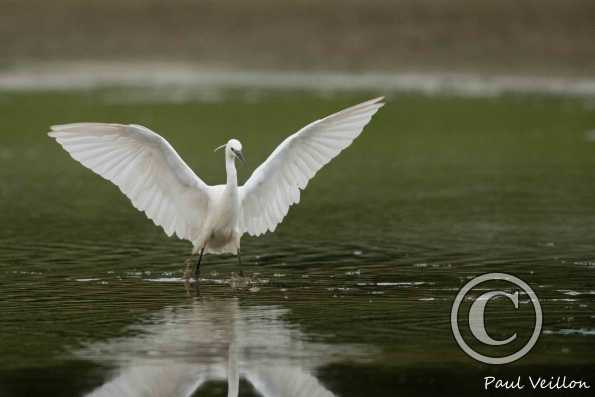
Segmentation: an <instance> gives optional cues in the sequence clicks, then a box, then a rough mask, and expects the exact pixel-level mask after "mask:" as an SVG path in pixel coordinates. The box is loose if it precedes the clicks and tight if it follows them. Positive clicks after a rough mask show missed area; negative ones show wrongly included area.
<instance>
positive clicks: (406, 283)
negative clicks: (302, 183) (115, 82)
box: [0, 89, 595, 397]
mask: <svg viewBox="0 0 595 397" xmlns="http://www.w3.org/2000/svg"><path fill="white" fill-rule="evenodd" d="M371 96H373V94H370V95H366V94H361V95H355V94H353V95H308V94H305V93H283V92H274V93H267V92H233V91H231V92H224V93H220V94H219V95H215V96H213V97H207V98H196V99H192V98H182V99H179V98H178V99H176V98H175V97H174V98H173V99H172V98H171V97H168V98H167V99H163V98H160V96H159V95H154V94H151V95H149V94H147V96H146V97H144V96H143V92H142V91H141V92H136V93H135V95H134V96H132V97H128V93H127V92H126V91H125V90H120V89H110V90H101V91H88V92H76V93H54V92H48V93H7V92H4V93H0V115H1V116H2V123H1V124H0V125H1V126H0V182H1V183H0V225H1V228H0V292H1V294H2V296H1V298H0V316H1V317H0V357H1V358H2V360H0V396H29V395H31V396H37V395H52V396H54V395H55V396H58V395H65V396H69V395H73V396H78V395H86V394H87V393H90V392H92V391H93V390H96V393H97V394H95V395H118V393H116V392H114V391H113V390H115V389H109V388H110V387H118V385H122V384H125V385H127V387H129V388H131V390H132V394H130V395H148V394H143V390H145V389H146V388H149V389H150V388H153V387H157V386H155V385H157V384H158V385H159V387H162V388H163V390H164V391H162V392H161V393H162V394H161V395H184V393H190V394H192V393H193V394H192V395H196V396H220V395H226V393H227V388H228V383H229V384H230V385H231V386H230V387H232V389H233V388H234V387H235V386H234V385H235V382H239V383H238V385H237V386H238V387H239V395H241V396H259V395H263V396H268V395H281V396H297V395H308V396H320V397H322V396H325V397H326V396H331V395H335V396H362V395H367V396H386V395H412V394H416V395H419V394H422V395H435V394H436V393H439V392H443V391H444V390H449V391H451V392H452V393H456V394H468V395H477V394H478V393H479V392H480V391H481V388H482V386H483V377H484V376H487V375H494V374H495V375H497V376H504V377H509V378H516V376H518V375H535V376H540V375H555V376H558V375H560V376H562V375H566V376H573V377H582V378H583V379H588V380H589V381H590V382H591V384H593V382H594V381H595V379H594V378H593V377H592V374H593V373H595V371H594V369H595V361H594V360H593V351H594V347H595V315H594V313H593V308H594V307H595V278H594V272H595V251H594V250H593V245H594V243H595V240H594V238H593V231H595V137H593V136H592V135H590V131H593V130H595V102H593V100H588V99H571V98H548V97H534V96H503V97H494V98H483V99H477V98H455V97H424V96H415V95H398V96H397V95H395V96H392V97H389V98H388V100H387V106H386V107H385V108H383V109H382V110H381V111H380V112H379V114H378V115H377V117H375V118H374V120H373V121H372V123H371V124H370V125H369V127H368V128H367V129H366V130H365V132H364V133H363V135H362V136H361V137H360V138H359V139H358V140H356V142H355V143H354V144H353V145H352V146H351V147H350V148H349V149H348V150H346V151H345V152H344V153H343V154H341V156H340V157H338V158H337V159H336V160H335V161H333V162H332V163H331V164H330V165H329V166H327V167H326V168H324V169H323V171H321V172H320V173H319V174H318V175H317V176H316V178H315V179H314V180H313V181H312V182H311V184H310V185H309V186H308V188H307V190H306V191H305V192H304V193H303V195H302V199H301V202H300V204H299V205H298V206H296V207H294V208H292V209H291V210H290V212H289V215H288V216H287V217H286V218H285V220H284V222H283V223H282V224H281V225H280V227H279V228H278V230H277V231H276V232H275V233H274V234H268V235H266V236H264V237H260V238H250V237H244V238H243V240H242V252H243V260H244V265H243V267H242V270H243V271H244V272H245V273H246V274H247V275H249V279H238V278H237V277H236V276H235V273H237V272H239V270H240V267H239V266H238V265H237V262H236V259H235V258H233V257H214V256H207V257H206V259H205V261H204V263H203V266H204V267H203V275H202V276H203V280H202V281H201V286H200V289H199V291H196V290H195V289H193V288H191V289H189V290H188V289H187V288H186V287H185V285H184V283H183V282H182V281H181V280H180V277H181V275H182V271H183V269H184V261H185V259H186V258H187V257H188V254H189V252H190V245H189V243H186V242H182V241H178V240H175V239H168V238H166V236H165V235H164V233H163V232H162V231H161V229H159V228H157V227H155V226H154V225H153V224H152V222H150V221H149V220H147V219H146V218H145V217H144V215H143V214H141V213H138V212H137V211H136V210H135V209H134V208H133V207H132V206H131V205H130V204H129V202H128V200H127V199H126V198H125V197H123V196H122V195H121V193H120V191H119V190H118V189H117V188H116V187H114V186H113V185H111V184H110V183H109V182H107V181H104V180H102V179H101V178H100V177H98V176H97V175H95V174H93V173H92V172H90V171H88V170H86V169H85V168H83V167H82V166H80V164H78V163H76V162H75V161H73V160H72V159H71V158H70V157H69V156H68V155H67V154H66V152H64V151H63V150H62V149H61V148H60V147H59V145H57V144H56V143H55V142H53V141H51V140H50V139H49V138H48V137H47V136H46V134H45V132H46V131H47V130H48V126H49V125H52V124H56V123H64V122H74V121H113V122H130V123H138V124H143V125H146V126H148V127H150V128H152V129H153V130H155V131H157V132H159V133H161V134H162V135H163V136H164V137H166V138H167V139H168V140H169V141H170V142H171V144H172V145H173V146H174V147H175V148H176V149H177V150H178V152H179V154H180V155H181V156H182V157H183V158H184V159H185V160H186V162H187V163H188V164H189V165H190V166H191V167H192V168H193V169H194V170H195V171H196V172H197V174H198V175H200V176H201V177H202V178H203V179H204V180H205V181H206V182H207V183H209V184H218V183H223V182H224V180H225V175H224V162H223V158H222V156H221V153H213V148H215V147H216V146H218V145H220V144H222V143H224V142H225V141H226V140H227V139H229V138H231V137H235V138H238V139H240V140H241V141H242V142H243V146H244V151H245V153H246V155H247V157H248V160H249V161H248V164H247V165H246V166H244V167H243V168H241V169H240V171H239V177H240V180H241V181H244V180H245V179H246V178H247V177H248V176H249V174H250V172H251V171H252V170H253V169H254V168H255V167H256V166H257V165H258V164H259V163H260V162H261V161H263V160H264V159H265V158H266V156H267V155H268V154H269V153H270V152H271V151H272V150H273V149H274V147H275V146H276V145H277V144H278V143H279V142H280V141H281V140H282V139H283V138H284V137H285V136H287V135H288V134H289V133H291V132H294V131H296V130H297V129H298V128H300V127H301V126H303V125H305V124H306V123H307V122H309V121H312V120H314V119H316V118H318V117H320V116H323V115H326V114H328V113H331V112H333V111H336V110H338V109H340V108H342V107H344V106H347V105H351V104H354V103H357V102H358V101H360V100H363V99H367V98H368V97H371ZM593 134H595V133H593ZM494 271H498V272H507V273H512V274H515V275H517V276H519V277H521V278H522V279H523V280H525V281H526V282H527V283H528V284H529V285H531V286H532V287H533V289H534V290H535V292H536V294H537V296H538V297H539V299H540V301H541V305H542V308H543V313H544V320H543V322H544V324H543V329H544V332H543V334H542V336H541V337H540V339H539V341H538V343H537V345H536V346H535V347H534V348H533V350H532V351H531V352H530V353H529V354H528V355H527V356H525V357H524V358H522V359H521V360H519V361H517V362H515V363H512V364H509V365H507V366H501V367H494V366H488V365H485V364H480V363H478V362H476V361H474V360H472V359H471V358H469V357H467V356H466V355H465V354H464V353H463V352H462V351H461V350H460V349H459V347H458V346H457V345H456V343H455V341H454V338H453V336H452V333H451V328H450V322H449V319H450V308H451V304H452V302H453V300H454V297H455V295H456V292H457V290H458V289H459V288H460V287H461V286H462V285H463V284H464V283H465V282H466V281H467V280H468V279H470V278H472V277H474V276H477V275H479V274H482V273H486V272H494ZM521 306H522V307H525V308H526V306H527V305H523V304H522V305H521ZM487 315H488V316H489V317H488V320H486V321H488V325H490V326H491V328H490V329H491V330H492V331H493V332H494V335H495V336H498V335H500V336H502V337H505V336H507V335H509V334H510V332H511V330H516V331H517V332H519V336H521V337H522V336H523V335H522V332H521V331H518V329H519V328H527V326H529V328H530V325H531V324H530V321H529V320H530V318H531V315H532V313H531V312H527V311H526V310H519V311H517V310H514V308H513V307H512V306H511V305H510V302H508V303H507V302H501V303H496V302H495V303H493V304H491V306H490V307H489V309H488V314H487ZM520 339H522V338H520ZM230 373H232V374H237V376H235V375H234V376H235V377H234V376H230V375H229V374H230ZM589 377H590V378H589ZM234 379H235V380H234ZM263 385H264V386H263ZM102 387H103V389H99V388H102ZM267 387H268V389H267ZM283 387H285V388H283ZM292 387H293V388H294V389H291V388H292ZM265 389H266V390H269V392H265V391H263V390H265ZM110 390H111V391H110ZM154 390H155V389H154ZM174 390H175V392H174ZM270 390H272V391H270ZM292 390H293V391H292ZM298 390H301V393H306V394H298ZM304 390H307V392H305V391H304ZM100 393H104V394H100ZM267 393H269V394H267ZM271 393H272V394H271ZM122 395H124V394H122ZM158 395H159V394H158Z"/></svg>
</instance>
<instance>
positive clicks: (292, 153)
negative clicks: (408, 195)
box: [240, 98, 384, 236]
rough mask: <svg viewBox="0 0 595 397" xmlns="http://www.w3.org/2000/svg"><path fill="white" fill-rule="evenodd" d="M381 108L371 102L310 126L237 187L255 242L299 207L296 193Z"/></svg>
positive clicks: (246, 225) (244, 225) (246, 224)
mask: <svg viewBox="0 0 595 397" xmlns="http://www.w3.org/2000/svg"><path fill="white" fill-rule="evenodd" d="M382 106H384V103H383V98H376V99H372V100H370V101H367V102H363V103H361V104H359V105H355V106H352V107H350V108H347V109H344V110H342V111H340V112H338V113H334V114H332V115H330V116H327V117H325V118H323V119H320V120H317V121H315V122H313V123H310V124H308V125H307V126H305V127H304V128H302V129H301V130H299V131H298V132H296V133H295V134H293V135H291V136H289V137H288V138H287V139H285V140H284V141H283V142H282V143H281V144H280V145H279V146H277V148H276V149H275V150H274V151H273V153H271V155H270V156H269V157H268V158H267V159H266V161H265V162H264V163H262V164H261V165H260V166H259V167H258V168H257V169H256V170H255V171H254V173H252V175H251V176H250V178H249V179H248V181H246V183H245V184H244V186H241V187H240V199H241V203H242V218H241V221H242V222H241V226H242V229H243V231H244V232H247V233H249V234H251V235H254V236H258V235H261V234H263V233H266V232H267V231H274V230H275V228H276V227H277V225H278V224H279V223H280V222H281V221H282V220H283V218H284V217H285V215H287V212H288V211H289V207H291V205H293V204H296V203H298V202H299V201H300V189H302V190H303V189H305V188H306V186H307V185H308V182H309V180H310V179H312V178H313V177H314V175H316V173H317V172H318V171H319V170H320V169H321V168H322V167H324V165H326V164H328V162H330V161H331V160H332V159H333V158H335V157H336V156H337V155H338V154H339V153H340V152H341V151H342V150H343V149H345V148H346V147H348V146H349V145H351V143H352V142H353V140H354V139H355V138H357V137H358V136H359V134H361V132H362V130H363V129H364V127H365V126H366V125H367V124H368V123H369V122H370V120H371V118H372V116H373V115H374V114H375V113H376V112H377V111H378V109H380V108H381V107H382Z"/></svg>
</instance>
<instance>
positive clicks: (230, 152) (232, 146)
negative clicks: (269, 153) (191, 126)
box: [215, 139, 246, 161]
mask: <svg viewBox="0 0 595 397" xmlns="http://www.w3.org/2000/svg"><path fill="white" fill-rule="evenodd" d="M223 148H225V154H226V155H227V156H232V157H233V158H234V159H239V160H241V161H246V159H245V158H244V153H243V152H242V143H241V142H240V141H238V140H237V139H230V140H229V141H228V142H227V143H226V144H225V145H221V146H219V147H218V148H217V149H215V151H217V150H219V149H223Z"/></svg>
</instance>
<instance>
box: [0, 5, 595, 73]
mask: <svg viewBox="0 0 595 397" xmlns="http://www.w3.org/2000/svg"><path fill="white" fill-rule="evenodd" d="M594 21H595V2H594V1H593V0H482V1H474V0H326V1H323V2H317V1H313V0H285V1H275V0H253V1H250V2H244V1H240V0H201V1H194V0H172V1H168V2H163V1H159V0H142V1H139V0H86V1H79V0H57V1H52V2H47V1H42V0H27V1H14V0H8V1H4V3H3V4H2V12H0V48H2V56H1V57H0V69H7V68H15V67H18V66H20V65H26V64H33V65H45V64H46V63H56V62H58V63H61V62H64V63H70V62H90V63H95V62H107V63H109V62H114V61H119V62H123V63H127V62H149V63H159V62H165V63H170V62H173V63H178V62H180V63H188V64H192V65H201V66H202V67H205V68H209V69H215V70H219V69H220V68H224V69H227V68H230V69H233V70H240V71H244V70H252V71H268V70H274V71H282V72H292V71H301V72H304V73H305V72H309V71H313V72H316V73H318V72H321V71H339V72H348V73H361V72H367V71H372V72H379V73H389V74H392V73H402V72H409V71H412V72H416V73H424V74H439V75H442V74H449V75H450V74H454V75H457V74H462V75H495V76H540V77H543V78H547V77H556V78H581V77H584V78H595V45H594V44H593V43H594V39H595V28H594Z"/></svg>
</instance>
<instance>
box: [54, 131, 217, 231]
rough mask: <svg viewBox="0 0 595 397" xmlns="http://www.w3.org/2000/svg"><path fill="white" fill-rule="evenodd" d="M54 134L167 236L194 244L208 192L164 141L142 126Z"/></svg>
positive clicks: (206, 202)
mask: <svg viewBox="0 0 595 397" xmlns="http://www.w3.org/2000/svg"><path fill="white" fill-rule="evenodd" d="M51 130H52V131H51V132H49V133H48V135H49V136H51V137H52V138H55V139H56V141H58V143H60V145H62V147H63V148H64V149H65V150H66V151H67V152H68V153H70V155H71V156H72V157H73V158H74V159H75V160H77V161H79V162H80V163H81V164H83V165H84V166H85V167H87V168H89V169H91V170H92V171H94V172H95V173H97V174H99V175H101V176H102V177H104V178H105V179H107V180H110V181H111V182H113V183H114V184H115V185H116V186H118V187H119V188H120V190H121V191H122V193H124V194H125V195H126V196H128V198H129V199H130V201H132V204H133V205H134V206H135V207H136V208H137V209H138V210H140V211H144V212H145V213H146V214H147V217H149V218H150V219H151V220H152V221H153V222H154V223H155V224H156V225H159V226H161V227H162V228H163V230H165V233H167V235H168V236H171V235H172V234H173V233H175V234H176V235H177V236H178V237H179V238H182V239H187V240H190V241H192V240H193V237H195V234H196V232H197V230H196V227H197V226H198V225H200V220H201V219H204V216H205V215H206V210H207V206H208V201H209V194H208V189H209V186H208V185H206V184H205V183H204V182H203V181H202V180H201V179H200V178H199V177H198V176H196V174H195V173H194V172H192V170H191V169H190V167H188V165H186V163H185V162H184V160H182V159H181V158H180V156H179V155H178V153H176V151H175V150H174V148H173V147H172V146H171V145H170V144H169V142H167V141H166V140H165V139H164V138H163V137H161V136H160V135H158V134H156V133H155V132H153V131H151V130H149V129H148V128H146V127H143V126H140V125H123V124H105V123H75V124H64V125H55V126H52V127H51Z"/></svg>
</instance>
